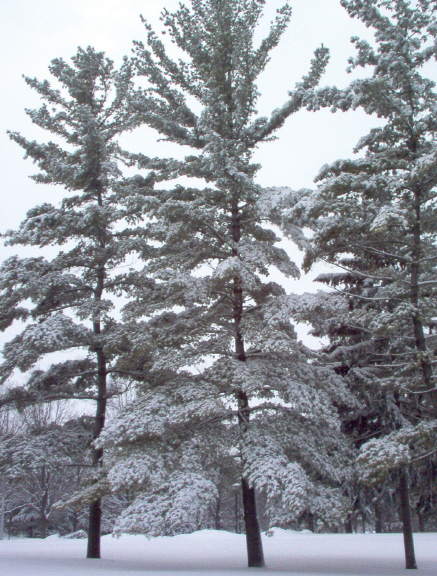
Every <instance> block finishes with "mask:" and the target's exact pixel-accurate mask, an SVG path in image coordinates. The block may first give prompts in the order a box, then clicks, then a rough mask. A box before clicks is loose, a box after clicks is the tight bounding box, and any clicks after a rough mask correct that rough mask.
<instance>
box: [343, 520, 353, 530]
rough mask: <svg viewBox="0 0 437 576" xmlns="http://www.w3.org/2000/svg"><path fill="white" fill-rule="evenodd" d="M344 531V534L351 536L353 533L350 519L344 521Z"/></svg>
mask: <svg viewBox="0 0 437 576" xmlns="http://www.w3.org/2000/svg"><path fill="white" fill-rule="evenodd" d="M344 531H345V532H346V534H352V533H353V531H354V530H353V526H352V517H351V518H348V519H347V520H346V522H345V523H344Z"/></svg>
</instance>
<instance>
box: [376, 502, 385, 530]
mask: <svg viewBox="0 0 437 576" xmlns="http://www.w3.org/2000/svg"><path fill="white" fill-rule="evenodd" d="M375 532H376V534H382V532H383V529H382V507H381V502H380V501H379V500H377V501H376V502H375Z"/></svg>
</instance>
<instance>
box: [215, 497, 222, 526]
mask: <svg viewBox="0 0 437 576" xmlns="http://www.w3.org/2000/svg"><path fill="white" fill-rule="evenodd" d="M220 504H221V497H220V494H219V496H218V498H217V503H216V505H215V529H216V530H221V529H222V525H221V518H220V507H221V506H220Z"/></svg>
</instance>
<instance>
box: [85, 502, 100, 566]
mask: <svg viewBox="0 0 437 576" xmlns="http://www.w3.org/2000/svg"><path fill="white" fill-rule="evenodd" d="M101 523H102V500H101V499H100V498H99V499H98V500H94V501H93V502H91V504H90V516H89V524H88V548H87V555H86V557H87V558H100V531H101Z"/></svg>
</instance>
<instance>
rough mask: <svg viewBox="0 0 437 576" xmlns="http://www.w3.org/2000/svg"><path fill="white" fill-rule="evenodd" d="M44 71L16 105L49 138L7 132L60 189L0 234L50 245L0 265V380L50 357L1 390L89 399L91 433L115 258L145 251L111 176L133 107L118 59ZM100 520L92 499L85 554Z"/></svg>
mask: <svg viewBox="0 0 437 576" xmlns="http://www.w3.org/2000/svg"><path fill="white" fill-rule="evenodd" d="M49 70H50V72H51V74H52V76H53V77H54V78H55V79H56V80H57V81H58V83H59V88H55V87H52V86H51V85H50V83H49V82H48V81H43V82H40V81H38V80H36V79H32V78H25V80H26V83H27V84H28V85H29V86H30V87H31V88H33V89H34V90H35V91H36V92H37V93H38V94H39V95H40V96H41V98H42V99H43V100H44V101H45V103H44V104H43V106H42V107H41V108H39V109H38V110H28V111H27V113H28V115H29V116H30V118H31V120H32V122H33V123H35V124H36V125H37V126H39V127H40V128H42V129H43V130H46V131H48V132H50V133H52V134H53V135H54V137H55V140H56V141H55V142H53V141H50V142H48V143H44V144H39V143H37V142H35V141H28V140H27V139H26V138H24V137H23V136H21V135H20V134H18V133H11V134H10V137H11V139H12V140H14V141H15V142H17V143H18V144H19V145H20V146H21V147H22V148H23V149H24V150H25V152H26V157H30V158H32V159H33V160H34V162H35V163H36V164H37V166H38V168H39V170H40V171H39V173H38V174H37V175H36V176H34V177H33V178H34V180H35V181H36V182H37V183H41V184H58V185H60V186H62V187H63V188H64V189H65V190H66V191H67V192H68V195H67V196H66V197H65V198H63V199H62V200H61V202H60V204H59V205H58V206H53V205H50V204H47V203H44V204H42V205H40V206H37V207H35V208H33V209H31V210H30V211H29V212H28V214H27V217H26V219H25V220H24V222H23V223H22V224H21V226H20V227H19V229H18V230H17V231H9V232H8V233H7V234H6V236H7V237H8V241H7V243H8V244H9V245H11V246H14V245H23V246H35V247H38V248H44V247H46V246H54V247H60V248H62V250H61V251H59V253H58V254H57V256H55V257H54V258H52V259H51V260H48V259H46V258H44V257H43V256H41V257H33V258H18V257H11V258H9V259H8V260H6V261H5V262H4V263H3V265H2V267H1V271H0V286H1V296H0V308H1V327H2V329H5V328H7V327H8V326H10V325H11V324H12V323H13V322H14V321H16V320H23V321H25V322H26V326H25V328H24V330H23V331H22V332H21V333H20V334H19V335H18V336H16V337H15V338H13V339H12V340H11V341H10V342H8V343H7V344H6V345H5V347H4V350H3V355H4V362H3V364H2V366H1V368H0V371H1V381H2V382H4V381H6V380H7V379H8V378H9V377H10V375H11V374H12V373H13V371H14V370H15V369H19V370H21V371H22V372H28V371H29V370H32V368H33V367H34V366H35V364H36V363H37V362H38V361H39V360H40V359H42V358H48V359H49V360H51V361H52V363H51V365H50V367H49V368H48V369H45V370H41V369H39V370H34V371H33V372H31V374H30V376H29V382H28V384H27V386H26V389H25V390H21V391H20V390H14V389H11V395H12V397H11V398H10V399H14V398H15V399H17V400H20V399H21V400H22V401H28V402H29V401H30V402H35V401H38V400H41V399H42V400H45V401H47V400H53V399H57V398H87V399H93V400H95V401H96V403H97V411H96V416H95V426H94V437H95V438H97V437H98V436H99V435H100V433H101V431H102V429H103V427H104V423H105V412H106V403H107V398H108V394H109V393H110V391H109V389H108V378H109V377H110V375H111V374H112V375H114V376H115V375H116V373H115V371H114V370H115V368H114V361H115V359H116V358H117V357H118V355H120V354H122V353H123V350H125V349H126V347H127V346H128V344H127V343H126V336H125V330H124V326H123V325H122V324H121V323H119V322H117V321H116V318H115V317H114V314H113V312H112V311H113V310H114V299H115V298H117V297H118V296H120V295H123V294H124V293H125V291H126V290H128V287H129V286H130V284H131V283H132V282H134V281H135V271H132V272H124V271H123V272H121V273H120V271H119V267H120V265H122V264H124V262H125V260H126V258H127V257H128V256H129V255H131V254H132V253H140V252H141V254H142V255H144V256H145V257H147V251H148V250H149V249H148V247H147V243H146V239H145V231H144V229H140V228H137V227H136V226H135V222H136V221H138V219H140V218H141V213H142V206H143V205H144V202H145V201H144V198H146V196H144V195H143V192H144V189H143V190H142V191H141V192H139V193H138V191H137V192H136V193H135V194H133V193H129V189H128V188H126V187H123V186H122V185H121V184H122V173H121V171H120V168H119V164H120V162H121V163H123V162H124V163H129V156H128V154H126V153H125V152H123V150H122V149H121V148H120V146H119V145H118V143H117V138H118V137H119V135H120V134H122V133H123V132H126V131H129V130H132V129H133V128H135V127H136V126H138V124H139V114H138V113H137V112H135V111H132V109H131V108H130V105H129V102H130V99H131V96H132V93H133V84H132V75H133V73H132V67H131V65H130V64H129V63H128V61H127V60H125V62H124V64H123V66H122V67H121V68H120V70H116V69H115V68H114V66H113V63H112V61H111V60H109V59H107V58H105V56H104V54H103V53H100V52H95V50H94V49H93V48H90V47H89V48H87V49H86V50H83V49H81V48H79V50H78V52H77V54H76V55H75V56H74V57H73V58H72V64H71V65H70V64H68V63H67V62H65V61H64V60H62V59H55V60H53V61H52V64H51V66H50V67H49ZM61 143H62V144H61ZM65 351H68V352H70V353H71V356H70V359H68V360H65V361H62V360H59V356H58V357H56V356H53V353H56V352H65ZM118 375H119V376H120V374H119V373H118ZM3 400H4V402H6V401H7V400H8V399H7V398H4V399H3ZM92 460H93V465H94V467H95V468H96V469H97V468H99V466H100V465H101V460H102V450H101V449H100V448H95V449H94V450H93V456H92ZM96 473H97V472H96ZM100 522H101V501H100V498H96V499H95V500H93V501H92V502H91V504H90V517H89V535H88V557H91V558H96V557H97V558H98V557H100Z"/></svg>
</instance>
